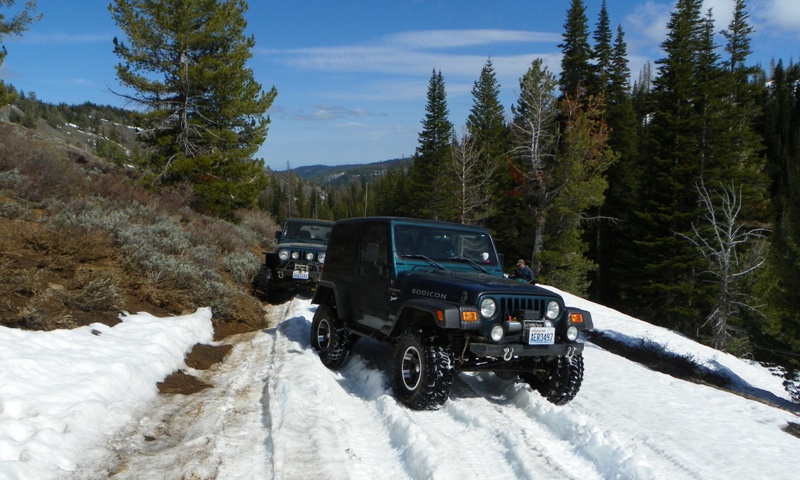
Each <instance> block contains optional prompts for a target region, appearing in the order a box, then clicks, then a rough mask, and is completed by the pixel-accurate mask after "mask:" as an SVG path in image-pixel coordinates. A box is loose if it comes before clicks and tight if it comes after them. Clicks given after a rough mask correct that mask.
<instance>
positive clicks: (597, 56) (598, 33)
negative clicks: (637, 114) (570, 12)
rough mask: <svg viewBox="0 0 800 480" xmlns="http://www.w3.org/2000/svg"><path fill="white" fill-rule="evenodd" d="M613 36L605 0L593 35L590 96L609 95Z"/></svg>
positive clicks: (612, 65) (613, 55) (612, 64)
mask: <svg viewBox="0 0 800 480" xmlns="http://www.w3.org/2000/svg"><path fill="white" fill-rule="evenodd" d="M611 37H612V35H611V21H610V20H609V18H608V9H607V8H606V1H605V0H603V2H602V4H601V5H600V15H599V17H598V20H597V26H596V29H595V31H594V34H593V35H592V38H593V39H594V48H593V49H592V59H593V60H594V75H593V77H592V83H591V84H590V85H588V88H587V90H588V92H587V93H588V95H589V96H599V95H602V96H603V98H606V97H607V95H608V89H609V88H610V86H611V82H612V78H611V75H612V70H613V68H614V63H613V62H614V60H615V54H616V52H615V51H614V45H612V43H611V40H612V38H611ZM618 40H619V38H618ZM626 81H627V80H626Z"/></svg>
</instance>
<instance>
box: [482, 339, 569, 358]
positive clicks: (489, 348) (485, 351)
mask: <svg viewBox="0 0 800 480" xmlns="http://www.w3.org/2000/svg"><path fill="white" fill-rule="evenodd" d="M469 350H470V351H471V352H472V353H474V354H475V355H477V356H478V357H495V358H504V359H506V360H510V359H512V358H514V357H555V356H564V355H566V356H572V355H575V354H576V353H580V352H582V351H583V344H582V343H556V344H554V345H525V344H522V343H505V344H498V343H471V344H470V345H469Z"/></svg>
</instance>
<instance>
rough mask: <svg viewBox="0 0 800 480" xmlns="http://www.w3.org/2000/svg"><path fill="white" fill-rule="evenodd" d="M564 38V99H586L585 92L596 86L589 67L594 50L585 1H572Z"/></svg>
mask: <svg viewBox="0 0 800 480" xmlns="http://www.w3.org/2000/svg"><path fill="white" fill-rule="evenodd" d="M562 38H563V39H564V40H563V42H562V43H560V44H559V45H558V47H559V48H560V49H561V52H562V54H563V56H562V58H561V74H560V75H559V80H558V85H559V87H560V88H561V93H562V95H573V96H575V95H577V96H579V97H581V98H583V97H584V91H585V90H586V89H587V88H589V87H590V86H591V85H592V84H593V83H594V80H593V77H592V70H593V69H592V66H591V64H590V60H591V57H592V48H591V46H590V45H589V27H588V19H587V18H586V6H585V5H584V3H583V0H571V3H570V7H569V10H567V20H566V22H565V23H564V33H563V34H562Z"/></svg>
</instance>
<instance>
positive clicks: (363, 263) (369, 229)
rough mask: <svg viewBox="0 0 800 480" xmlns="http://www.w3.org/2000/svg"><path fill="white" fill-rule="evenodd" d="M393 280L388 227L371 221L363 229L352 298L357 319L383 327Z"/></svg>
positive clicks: (373, 325)
mask: <svg viewBox="0 0 800 480" xmlns="http://www.w3.org/2000/svg"><path fill="white" fill-rule="evenodd" d="M392 279H393V273H392V271H391V269H390V268H389V226H388V225H387V224H386V223H368V224H366V225H364V227H363V228H362V229H361V238H360V239H359V246H358V267H357V275H356V278H355V282H354V286H355V291H353V292H352V295H351V297H350V298H351V299H352V301H353V303H354V304H355V307H356V308H355V312H356V313H355V318H356V321H358V322H361V323H364V324H366V325H369V326H370V327H372V328H377V329H380V328H381V327H382V326H383V325H384V324H386V322H387V321H388V319H387V315H386V307H387V299H388V298H389V295H388V291H389V287H390V285H391V282H392Z"/></svg>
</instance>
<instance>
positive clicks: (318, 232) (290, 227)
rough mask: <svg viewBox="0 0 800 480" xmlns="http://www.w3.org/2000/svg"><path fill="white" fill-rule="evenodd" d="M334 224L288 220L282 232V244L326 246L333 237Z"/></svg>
mask: <svg viewBox="0 0 800 480" xmlns="http://www.w3.org/2000/svg"><path fill="white" fill-rule="evenodd" d="M332 228H333V222H315V221H311V220H287V221H286V223H285V224H284V226H283V231H282V232H281V242H283V243H286V242H305V243H318V244H320V245H325V244H327V243H328V238H329V237H330V235H331V229H332Z"/></svg>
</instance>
